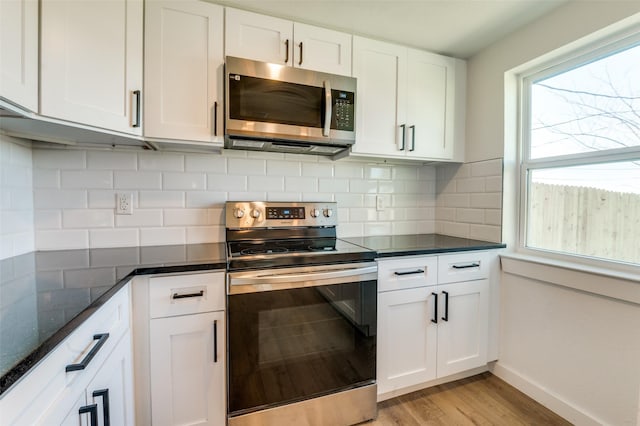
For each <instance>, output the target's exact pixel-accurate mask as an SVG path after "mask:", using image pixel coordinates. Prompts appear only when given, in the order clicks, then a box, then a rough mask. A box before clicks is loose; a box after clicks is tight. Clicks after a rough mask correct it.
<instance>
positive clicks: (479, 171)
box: [469, 158, 502, 176]
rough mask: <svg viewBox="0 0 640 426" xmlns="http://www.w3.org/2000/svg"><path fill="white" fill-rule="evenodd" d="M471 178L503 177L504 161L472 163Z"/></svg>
mask: <svg viewBox="0 0 640 426" xmlns="http://www.w3.org/2000/svg"><path fill="white" fill-rule="evenodd" d="M469 165H470V166H471V176H501V175H502V159H501V158H496V159H494V160H488V161H479V162H477V163H470V164H469Z"/></svg>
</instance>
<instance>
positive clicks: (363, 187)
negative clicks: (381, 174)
mask: <svg viewBox="0 0 640 426" xmlns="http://www.w3.org/2000/svg"><path fill="white" fill-rule="evenodd" d="M349 189H350V190H351V192H356V193H360V194H376V193H377V192H378V181H375V180H365V179H351V180H350V181H349Z"/></svg>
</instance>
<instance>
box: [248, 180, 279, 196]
mask: <svg viewBox="0 0 640 426" xmlns="http://www.w3.org/2000/svg"><path fill="white" fill-rule="evenodd" d="M247 186H248V189H249V191H252V192H257V191H265V192H270V191H272V192H281V191H284V177H282V176H249V182H248V185H247Z"/></svg>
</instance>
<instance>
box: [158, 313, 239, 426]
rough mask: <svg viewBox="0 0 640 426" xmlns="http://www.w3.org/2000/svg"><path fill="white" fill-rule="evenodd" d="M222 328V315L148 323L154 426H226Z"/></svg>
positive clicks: (223, 331)
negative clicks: (185, 425)
mask: <svg viewBox="0 0 640 426" xmlns="http://www.w3.org/2000/svg"><path fill="white" fill-rule="evenodd" d="M224 323H225V316H224V312H223V311H218V312H209V313H204V314H196V315H184V316H179V317H171V318H158V319H153V320H151V321H150V329H149V333H150V345H151V351H150V352H151V370H150V374H151V417H152V423H153V424H154V425H155V426H158V425H183V424H189V425H210V426H217V425H223V424H225V420H226V419H225V418H226V406H225V405H226V404H225V385H224V383H225V366H224V363H225V360H224V354H225V349H224V348H225V346H224V333H225V324H224ZM214 337H215V338H216V339H214Z"/></svg>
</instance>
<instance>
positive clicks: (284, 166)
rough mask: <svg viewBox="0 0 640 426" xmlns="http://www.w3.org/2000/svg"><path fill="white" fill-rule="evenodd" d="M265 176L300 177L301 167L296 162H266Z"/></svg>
mask: <svg viewBox="0 0 640 426" xmlns="http://www.w3.org/2000/svg"><path fill="white" fill-rule="evenodd" d="M267 175H270V176H301V175H302V165H301V164H300V163H298V162H292V161H284V160H268V161H267Z"/></svg>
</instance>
